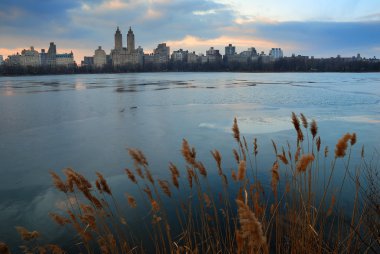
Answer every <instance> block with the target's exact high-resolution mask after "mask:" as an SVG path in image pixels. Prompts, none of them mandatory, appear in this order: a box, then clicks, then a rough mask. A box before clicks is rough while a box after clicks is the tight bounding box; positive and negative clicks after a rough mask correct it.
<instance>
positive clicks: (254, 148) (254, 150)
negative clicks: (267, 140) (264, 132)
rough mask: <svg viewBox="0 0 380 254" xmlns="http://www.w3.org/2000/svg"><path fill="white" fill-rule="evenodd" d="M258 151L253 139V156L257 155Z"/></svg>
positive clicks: (255, 141)
mask: <svg viewBox="0 0 380 254" xmlns="http://www.w3.org/2000/svg"><path fill="white" fill-rule="evenodd" d="M258 152H259V151H258V150H257V138H255V139H254V140H253V153H254V154H255V156H256V155H257V153H258Z"/></svg>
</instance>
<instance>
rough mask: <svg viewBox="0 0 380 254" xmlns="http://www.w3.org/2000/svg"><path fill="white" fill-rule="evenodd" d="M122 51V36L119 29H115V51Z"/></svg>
mask: <svg viewBox="0 0 380 254" xmlns="http://www.w3.org/2000/svg"><path fill="white" fill-rule="evenodd" d="M122 49H123V35H122V34H121V32H120V30H119V27H117V29H116V32H115V50H122Z"/></svg>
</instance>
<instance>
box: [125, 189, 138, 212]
mask: <svg viewBox="0 0 380 254" xmlns="http://www.w3.org/2000/svg"><path fill="white" fill-rule="evenodd" d="M125 196H126V197H127V200H128V204H129V206H130V207H132V208H136V207H137V202H136V199H135V198H134V197H132V196H130V195H129V194H128V193H125Z"/></svg>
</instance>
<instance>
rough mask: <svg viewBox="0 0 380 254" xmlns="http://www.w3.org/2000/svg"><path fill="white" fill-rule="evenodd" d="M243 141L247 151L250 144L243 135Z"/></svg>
mask: <svg viewBox="0 0 380 254" xmlns="http://www.w3.org/2000/svg"><path fill="white" fill-rule="evenodd" d="M243 143H244V148H245V150H246V151H248V144H247V140H246V139H245V137H244V136H243Z"/></svg>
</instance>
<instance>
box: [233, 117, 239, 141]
mask: <svg viewBox="0 0 380 254" xmlns="http://www.w3.org/2000/svg"><path fill="white" fill-rule="evenodd" d="M232 133H233V136H234V138H235V140H236V141H237V142H238V143H240V131H239V126H238V123H237V119H236V117H235V118H234V124H233V125H232Z"/></svg>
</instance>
